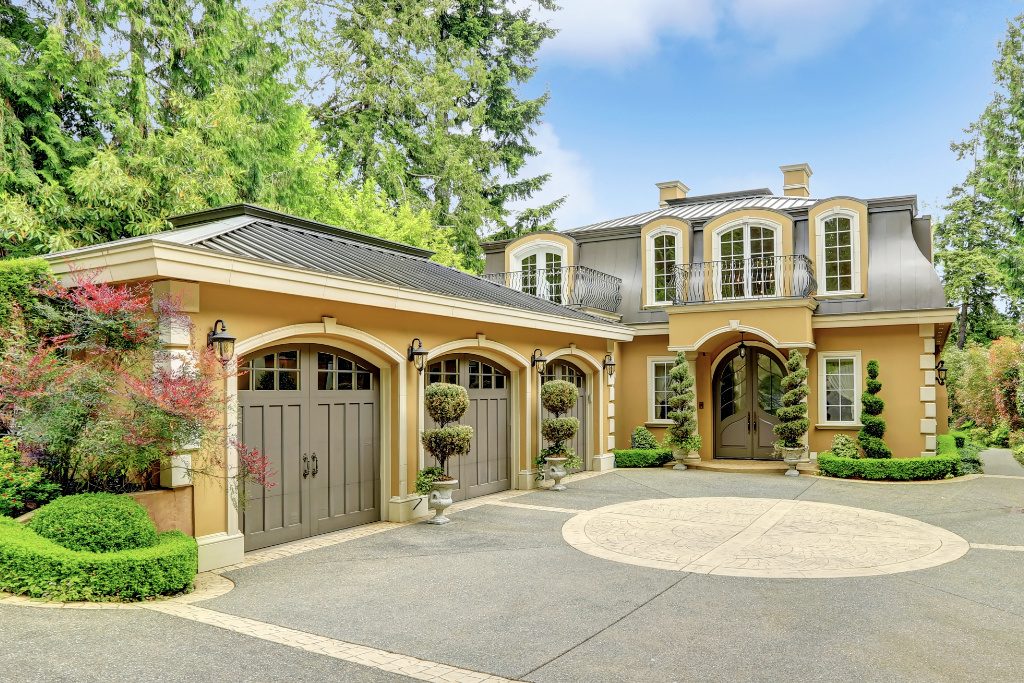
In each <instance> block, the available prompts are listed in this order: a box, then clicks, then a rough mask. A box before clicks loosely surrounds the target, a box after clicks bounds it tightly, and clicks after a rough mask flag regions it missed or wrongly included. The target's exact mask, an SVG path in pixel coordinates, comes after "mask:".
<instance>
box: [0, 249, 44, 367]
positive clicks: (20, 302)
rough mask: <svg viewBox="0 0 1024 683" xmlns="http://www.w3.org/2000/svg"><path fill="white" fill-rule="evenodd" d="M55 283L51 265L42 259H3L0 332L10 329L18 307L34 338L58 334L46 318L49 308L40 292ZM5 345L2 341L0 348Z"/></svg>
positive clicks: (0, 278) (28, 330) (0, 280)
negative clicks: (39, 294) (46, 306)
mask: <svg viewBox="0 0 1024 683" xmlns="http://www.w3.org/2000/svg"><path fill="white" fill-rule="evenodd" d="M52 282H53V279H52V276H51V274H50V266H49V265H47V263H46V261H44V260H42V259H41V258H25V259H6V260H0V329H4V330H7V329H10V324H11V318H12V314H13V313H14V307H15V306H17V307H18V308H19V309H21V314H22V317H23V319H24V322H25V328H26V331H27V332H28V335H29V338H30V339H36V338H38V337H40V336H49V335H52V334H54V333H55V332H56V331H57V330H56V325H55V323H54V322H53V321H52V319H51V317H50V316H48V315H46V310H45V306H44V304H43V302H42V300H41V298H40V297H39V296H38V295H37V293H36V292H37V290H38V289H39V288H42V287H45V286H47V285H49V284H52ZM3 346H4V344H3V340H2V339H0V348H3Z"/></svg>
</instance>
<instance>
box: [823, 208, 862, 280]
mask: <svg viewBox="0 0 1024 683" xmlns="http://www.w3.org/2000/svg"><path fill="white" fill-rule="evenodd" d="M857 221H858V219H857V214H856V213H854V212H852V211H835V212H832V213H829V214H826V215H824V216H821V217H820V218H818V221H817V222H818V225H817V232H818V235H817V243H818V253H817V258H818V283H819V285H820V286H821V294H823V295H828V294H855V293H857V292H859V290H860V229H859V226H858V225H857Z"/></svg>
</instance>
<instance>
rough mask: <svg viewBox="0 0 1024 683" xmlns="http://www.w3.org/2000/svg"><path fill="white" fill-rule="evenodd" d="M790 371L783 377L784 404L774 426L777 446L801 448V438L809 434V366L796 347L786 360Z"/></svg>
mask: <svg viewBox="0 0 1024 683" xmlns="http://www.w3.org/2000/svg"><path fill="white" fill-rule="evenodd" d="M786 370H787V371H788V373H787V374H786V376H785V377H783V378H782V390H783V391H784V392H785V393H783V394H782V405H781V407H780V408H779V409H778V411H777V412H776V415H778V418H779V424H777V425H775V427H773V429H774V431H775V434H776V435H777V436H778V437H779V440H778V441H776V442H775V445H776V447H777V448H801V447H802V446H803V445H804V444H803V441H801V439H802V438H803V437H804V435H805V434H807V429H808V428H809V427H810V424H811V423H810V421H809V420H808V419H807V401H806V399H807V393H808V391H807V375H808V372H807V366H805V365H804V357H803V356H802V355H801V354H800V352H799V351H797V350H796V349H794V350H792V351H790V352H789V358H788V359H787V360H786Z"/></svg>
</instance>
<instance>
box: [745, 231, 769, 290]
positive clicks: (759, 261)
mask: <svg viewBox="0 0 1024 683" xmlns="http://www.w3.org/2000/svg"><path fill="white" fill-rule="evenodd" d="M749 229H750V296H775V230H773V229H772V228H768V227H765V226H762V225H751V226H749Z"/></svg>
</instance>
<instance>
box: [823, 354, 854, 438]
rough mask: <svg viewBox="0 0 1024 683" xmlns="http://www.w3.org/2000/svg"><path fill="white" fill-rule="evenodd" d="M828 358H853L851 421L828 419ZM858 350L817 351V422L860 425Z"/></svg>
mask: <svg viewBox="0 0 1024 683" xmlns="http://www.w3.org/2000/svg"><path fill="white" fill-rule="evenodd" d="M830 358H852V359H853V421H850V422H847V421H844V420H832V421H829V419H828V411H827V410H826V406H825V401H826V398H827V397H826V392H825V361H827V360H828V359H830ZM861 365H862V364H861V355H860V351H819V352H818V424H820V425H822V426H827V427H860V426H861V423H860V409H861V405H860V390H859V389H860V387H861V385H862V384H863V381H864V377H863V375H862V374H861Z"/></svg>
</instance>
